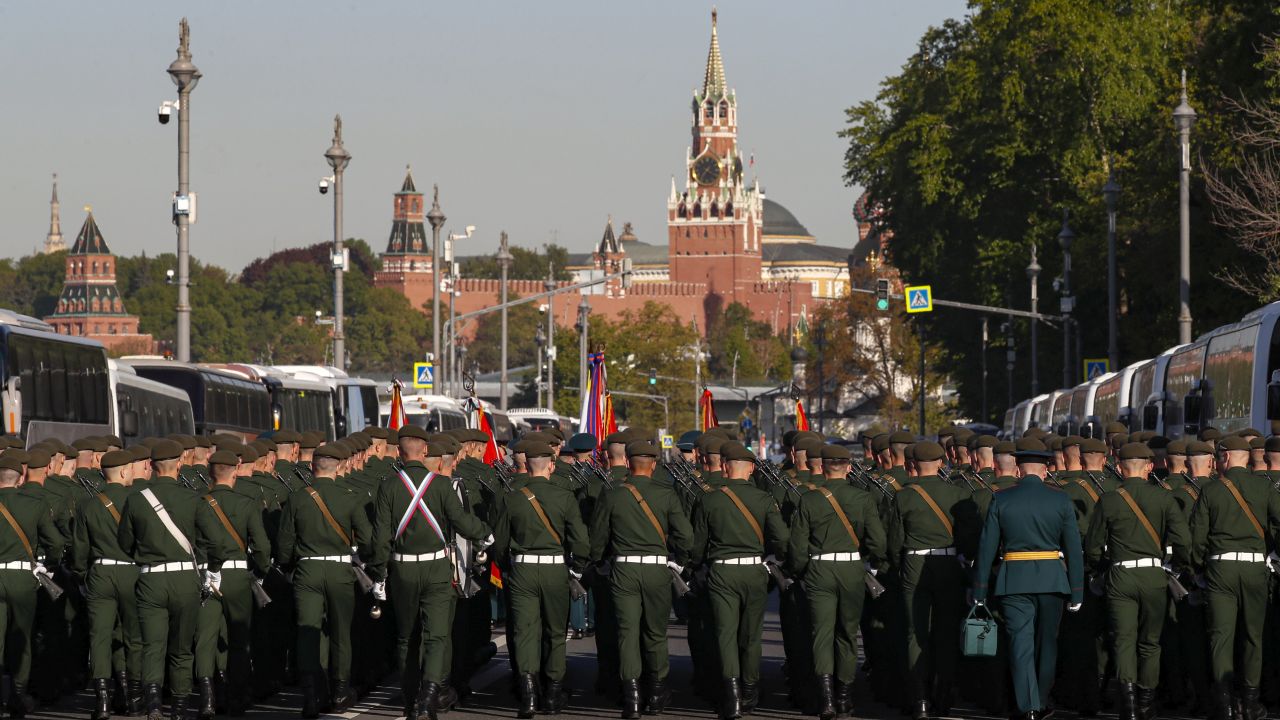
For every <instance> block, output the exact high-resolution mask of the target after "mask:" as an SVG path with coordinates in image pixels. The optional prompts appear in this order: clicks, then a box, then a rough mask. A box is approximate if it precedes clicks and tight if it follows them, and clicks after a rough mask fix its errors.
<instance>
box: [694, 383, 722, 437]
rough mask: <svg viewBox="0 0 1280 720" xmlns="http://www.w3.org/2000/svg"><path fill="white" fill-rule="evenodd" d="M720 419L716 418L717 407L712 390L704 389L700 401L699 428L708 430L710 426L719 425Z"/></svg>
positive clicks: (704, 430)
mask: <svg viewBox="0 0 1280 720" xmlns="http://www.w3.org/2000/svg"><path fill="white" fill-rule="evenodd" d="M719 425H720V421H719V420H717V419H716V407H715V403H714V400H713V398H712V397H711V390H710V389H709V388H708V389H704V390H703V391H702V399H701V400H699V401H698V429H699V430H701V431H702V432H706V431H707V430H708V429H709V428H713V427H718V426H719Z"/></svg>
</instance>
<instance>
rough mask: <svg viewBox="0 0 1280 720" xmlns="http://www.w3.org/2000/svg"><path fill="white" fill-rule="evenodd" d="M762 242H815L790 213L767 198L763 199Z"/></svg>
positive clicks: (811, 235)
mask: <svg viewBox="0 0 1280 720" xmlns="http://www.w3.org/2000/svg"><path fill="white" fill-rule="evenodd" d="M764 242H767V243H768V242H810V243H811V242H817V239H816V238H814V237H813V234H812V233H810V232H809V229H808V228H806V227H805V226H804V225H803V224H801V222H800V221H799V220H797V219H796V216H795V215H792V214H791V211H790V210H788V209H786V208H785V207H783V206H782V204H781V203H778V202H775V201H773V200H770V199H768V198H765V199H764Z"/></svg>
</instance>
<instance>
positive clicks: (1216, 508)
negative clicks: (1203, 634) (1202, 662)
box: [1191, 436, 1280, 720]
mask: <svg viewBox="0 0 1280 720" xmlns="http://www.w3.org/2000/svg"><path fill="white" fill-rule="evenodd" d="M1248 462H1249V441H1248V440H1245V439H1244V438H1242V437H1239V436H1227V437H1224V438H1222V441H1221V442H1220V443H1219V444H1218V463H1219V476H1218V480H1217V481H1216V482H1211V483H1207V484H1205V485H1204V486H1202V488H1201V494H1200V500H1199V501H1198V502H1197V503H1196V505H1195V509H1194V510H1193V511H1192V513H1191V546H1192V550H1191V554H1192V562H1193V563H1194V564H1195V565H1196V566H1197V567H1202V568H1204V576H1205V581H1206V583H1207V588H1206V595H1207V598H1206V599H1207V601H1208V617H1207V620H1208V630H1209V633H1208V635H1209V649H1210V664H1211V667H1212V675H1213V678H1214V681H1215V683H1216V685H1215V686H1214V690H1213V695H1214V701H1215V703H1214V704H1215V706H1214V708H1213V715H1212V717H1213V718H1215V720H1227V719H1228V718H1230V717H1231V716H1232V711H1233V705H1234V703H1233V701H1232V691H1233V690H1236V691H1237V692H1238V693H1239V695H1238V699H1239V701H1240V702H1239V704H1240V707H1241V709H1242V711H1243V718H1244V720H1261V718H1263V717H1265V716H1266V708H1264V707H1263V706H1262V702H1261V700H1260V698H1259V688H1258V686H1259V683H1260V681H1261V679H1262V678H1261V676H1262V626H1263V620H1264V617H1265V615H1266V598H1267V583H1268V574H1267V565H1266V553H1267V548H1268V547H1269V546H1270V543H1272V542H1274V539H1275V537H1276V532H1277V530H1280V494H1277V493H1276V492H1274V491H1273V490H1272V489H1271V486H1270V483H1268V482H1267V481H1266V479H1265V478H1261V477H1259V476H1257V475H1255V474H1254V473H1252V472H1251V471H1250V470H1249V468H1248ZM1237 648H1238V649H1239V658H1238V659H1237V652H1236V651H1237ZM1233 682H1234V683H1236V687H1235V688H1233V687H1232V683H1233Z"/></svg>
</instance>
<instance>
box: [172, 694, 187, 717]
mask: <svg viewBox="0 0 1280 720" xmlns="http://www.w3.org/2000/svg"><path fill="white" fill-rule="evenodd" d="M186 717H187V696H186V695H178V694H174V696H173V699H172V700H171V701H170V703H169V720H186Z"/></svg>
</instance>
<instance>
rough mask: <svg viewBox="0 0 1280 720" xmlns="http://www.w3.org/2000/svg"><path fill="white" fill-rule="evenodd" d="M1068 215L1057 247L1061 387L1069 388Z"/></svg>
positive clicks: (1072, 235)
mask: <svg viewBox="0 0 1280 720" xmlns="http://www.w3.org/2000/svg"><path fill="white" fill-rule="evenodd" d="M1067 217H1068V213H1067V211H1066V210H1063V211H1062V230H1060V231H1058V245H1060V246H1062V298H1061V300H1060V301H1059V307H1060V308H1061V310H1062V387H1064V388H1069V387H1071V386H1073V385H1075V383H1073V382H1071V364H1072V352H1071V311H1072V310H1073V309H1074V306H1075V298H1074V297H1072V296H1071V245H1072V243H1074V242H1075V240H1076V234H1075V233H1074V232H1072V231H1071V226H1070V225H1068V224H1067Z"/></svg>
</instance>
